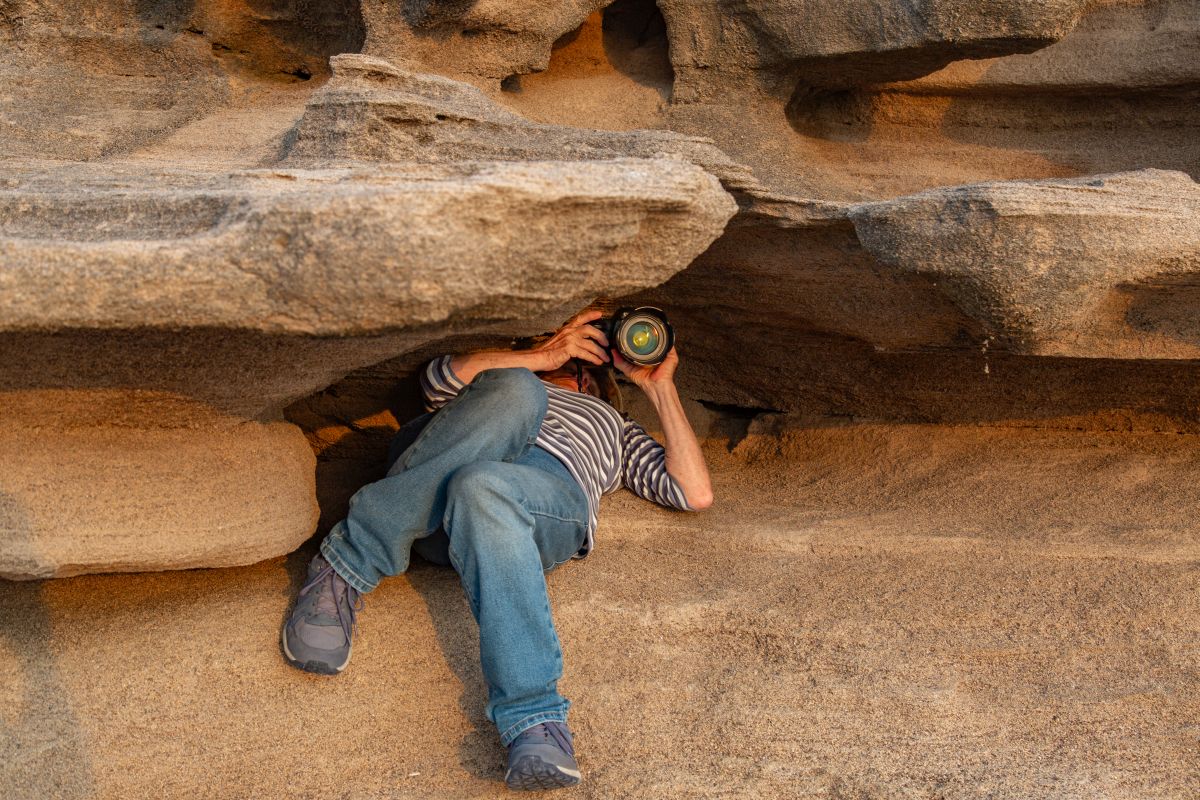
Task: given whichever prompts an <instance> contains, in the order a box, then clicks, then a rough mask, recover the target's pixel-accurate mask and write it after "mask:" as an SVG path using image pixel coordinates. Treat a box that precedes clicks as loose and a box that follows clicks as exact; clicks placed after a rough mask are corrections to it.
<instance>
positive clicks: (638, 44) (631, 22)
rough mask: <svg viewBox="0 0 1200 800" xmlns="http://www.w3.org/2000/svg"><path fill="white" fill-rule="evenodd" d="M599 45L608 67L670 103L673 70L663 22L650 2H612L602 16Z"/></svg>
mask: <svg viewBox="0 0 1200 800" xmlns="http://www.w3.org/2000/svg"><path fill="white" fill-rule="evenodd" d="M602 14H603V17H602V23H601V31H602V36H601V41H602V42H603V46H604V54H605V56H607V58H608V63H609V64H611V65H612V67H613V69H614V70H616V71H617V72H619V73H621V74H622V75H625V76H626V77H628V78H630V79H632V80H633V81H635V82H636V83H639V84H641V85H642V86H648V87H650V88H652V89H656V90H658V92H659V94H661V95H662V98H663V100H664V101H667V102H669V101H670V99H671V92H672V87H673V86H674V84H675V70H674V68H673V67H672V65H671V56H670V47H671V44H670V41H669V40H668V38H667V22H666V20H665V19H664V18H663V15H662V12H661V11H659V9H658V6H657V5H656V4H655V3H654V2H653V0H616V2H614V3H613V4H612V5H610V6H608V7H607V8H605V9H604V11H603V12H602Z"/></svg>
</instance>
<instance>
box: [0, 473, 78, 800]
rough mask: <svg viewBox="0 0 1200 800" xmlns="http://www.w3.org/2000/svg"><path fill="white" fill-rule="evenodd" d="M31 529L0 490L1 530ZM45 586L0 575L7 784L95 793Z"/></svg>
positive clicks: (22, 793)
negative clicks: (12, 672)
mask: <svg viewBox="0 0 1200 800" xmlns="http://www.w3.org/2000/svg"><path fill="white" fill-rule="evenodd" d="M30 533H31V532H30V527H29V521H28V517H27V515H26V514H25V513H24V511H23V509H22V508H21V507H20V505H19V504H18V502H17V500H16V499H15V498H13V497H12V496H11V495H9V494H7V493H3V492H0V535H2V536H4V537H5V538H6V539H8V540H10V541H11V540H13V539H18V538H21V537H23V538H25V539H26V540H27V539H28V538H29V536H30ZM43 585H44V584H43V582H42V581H34V582H29V583H24V582H16V581H7V580H3V579H0V680H3V681H4V682H5V684H7V685H3V686H0V698H4V699H5V703H4V707H3V708H0V723H3V724H0V786H3V787H5V788H6V789H8V790H9V791H10V792H11V791H13V790H16V791H15V794H11V795H9V796H13V797H30V798H35V797H36V798H42V797H45V798H64V799H66V800H69V799H70V798H76V797H91V796H94V795H95V792H96V787H95V778H94V775H93V771H92V768H91V757H90V754H89V752H88V748H87V742H86V741H85V738H84V734H83V728H82V726H81V725H80V722H79V718H78V717H77V716H76V714H75V710H74V708H73V707H72V703H71V693H70V691H69V690H68V689H67V687H66V685H65V682H64V681H63V678H62V675H61V673H60V672H59V668H58V658H57V656H56V655H55V652H54V647H53V631H52V628H51V619H50V614H49V612H48V611H47V609H46V604H45V601H44V600H43V596H42V589H43ZM10 665H11V666H12V667H15V669H16V671H17V674H16V675H11V676H10V674H9V672H8V670H9V668H10ZM14 678H15V680H16V684H15V685H13V684H12V683H9V681H11V680H13V679H14Z"/></svg>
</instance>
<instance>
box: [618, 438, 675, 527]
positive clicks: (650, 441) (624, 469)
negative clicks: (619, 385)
mask: <svg viewBox="0 0 1200 800" xmlns="http://www.w3.org/2000/svg"><path fill="white" fill-rule="evenodd" d="M621 452H622V458H621V481H622V482H623V483H624V484H625V486H626V487H627V488H628V489H629V490H630V491H632V492H633V493H634V494H636V495H637V496H638V497H642V498H645V499H646V500H650V501H652V502H655V503H658V504H659V505H664V506H669V507H671V508H678V509H679V510H681V511H691V510H692V507H691V506H689V505H688V502H687V498H686V497H685V496H684V494H683V489H681V488H680V487H679V484H678V483H676V482H675V479H674V478H672V477H671V475H670V473H668V472H667V452H666V450H664V449H663V446H662V445H661V444H659V443H658V442H657V441H655V440H654V438H653V437H652V436H651V435H650V434H648V433H646V431H645V429H644V428H642V426H641V425H638V424H637V423H636V422H634V421H633V420H631V419H629V418H628V417H626V418H625V429H624V431H623V432H622V435H621Z"/></svg>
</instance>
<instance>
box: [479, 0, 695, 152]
mask: <svg viewBox="0 0 1200 800" xmlns="http://www.w3.org/2000/svg"><path fill="white" fill-rule="evenodd" d="M669 50H670V42H669V41H668V39H667V25H666V21H665V20H664V18H663V15H662V12H661V11H659V9H658V6H657V5H656V4H655V3H654V2H653V0H617V2H615V3H612V4H611V5H609V6H607V7H606V8H604V9H603V10H601V11H597V12H595V13H593V14H592V15H590V16H589V17H588V18H587V19H586V20H584V22H583V24H582V25H580V26H579V27H578V28H576V29H575V30H573V31H571V32H569V33H566V34H564V35H563V36H561V37H559V38H558V40H557V41H555V43H554V45H553V48H552V50H551V54H550V64H549V67H548V68H547V69H546V70H545V71H543V72H538V73H531V74H513V75H509V76H508V77H507V78H505V79H504V80H503V81H502V82H501V89H502V90H503V91H502V95H503V97H502V99H503V100H504V101H505V102H506V103H508V104H509V105H510V106H512V107H513V108H514V109H515V110H516V111H519V112H520V113H522V114H524V115H526V116H528V117H530V118H532V119H535V120H538V121H539V122H549V123H555V124H560V125H574V126H579V127H585V128H598V129H605V130H630V129H635V128H660V127H664V126H665V123H664V121H663V116H664V112H665V109H666V107H667V105H668V104H669V103H670V100H671V94H672V88H673V86H674V81H675V73H674V70H673V69H672V67H671V59H670V56H669Z"/></svg>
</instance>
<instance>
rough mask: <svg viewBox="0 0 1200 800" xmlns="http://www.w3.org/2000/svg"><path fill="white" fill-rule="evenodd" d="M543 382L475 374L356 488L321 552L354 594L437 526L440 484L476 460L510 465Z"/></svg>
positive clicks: (442, 499) (542, 405)
mask: <svg viewBox="0 0 1200 800" xmlns="http://www.w3.org/2000/svg"><path fill="white" fill-rule="evenodd" d="M545 414H546V387H545V386H544V385H543V384H542V382H541V381H540V380H538V378H537V376H535V375H534V374H533V373H532V372H530V371H529V370H525V369H496V370H487V371H485V372H481V373H479V375H477V376H476V377H475V379H474V380H473V381H472V382H471V383H470V384H469V385H468V386H467V387H465V388H464V389H463V390H462V391H461V392H460V393H459V395H458V397H456V398H455V399H454V400H452V401H451V402H450V403H448V404H447V405H446V406H445V407H443V408H442V409H441V410H440V411H438V413H437V414H436V415H434V417H433V418H432V419H431V420H429V422H428V424H426V425H425V426H424V429H423V430H422V431H421V432H420V434H419V435H418V436H417V437H416V439H415V440H414V441H413V442H412V444H411V445H410V446H409V447H408V448H407V449H405V450H404V451H403V452H402V453H401V454H400V456H399V458H398V459H397V460H396V462H395V463H394V464H393V465H392V467H391V469H390V470H389V471H388V475H387V477H385V478H383V479H382V480H379V481H376V482H375V483H372V484H368V485H367V486H364V487H363V488H362V489H360V490H359V491H358V492H357V493H356V494H355V495H354V497H353V498H351V500H350V512H349V514H347V516H346V519H345V520H343V521H342V522H339V523H338V524H337V525H335V526H334V527H333V529H332V530H331V531H330V532H329V535H328V536H327V537H326V538H325V540H324V541H323V542H322V543H321V555H322V556H324V558H325V559H326V560H327V561H328V562H329V563H330V564H332V565H333V568H334V570H335V571H336V572H337V573H338V575H340V576H341V577H342V578H344V579H345V580H346V582H347V583H349V584H350V585H351V586H353V587H354V588H355V589H357V590H358V591H360V592H369V591H371V590H372V589H374V588H375V587H376V586H377V585H378V584H379V581H380V580H381V579H382V578H383V577H385V576H387V575H398V574H400V573H402V572H404V571H405V570H406V569H407V568H408V560H409V551H410V550H411V548H412V545H413V541H414V540H416V539H418V538H421V537H423V536H427V535H428V534H430V533H432V532H433V531H434V530H436V529H437V528H438V526H439V525H440V524H441V523H442V517H443V515H444V512H445V504H446V482H447V480H448V478H449V477H450V476H451V475H452V474H453V473H454V472H455V471H456V470H458V469H459V468H460V467H462V466H464V465H466V464H470V463H473V462H476V461H500V462H510V461H514V460H516V459H518V458H520V457H521V456H522V455H523V454H524V453H525V452H526V451H528V450H529V448H530V447H531V446H532V445H533V442H534V441H535V440H536V439H537V435H538V431H539V430H540V429H541V425H542V418H543V417H544V416H545Z"/></svg>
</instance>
